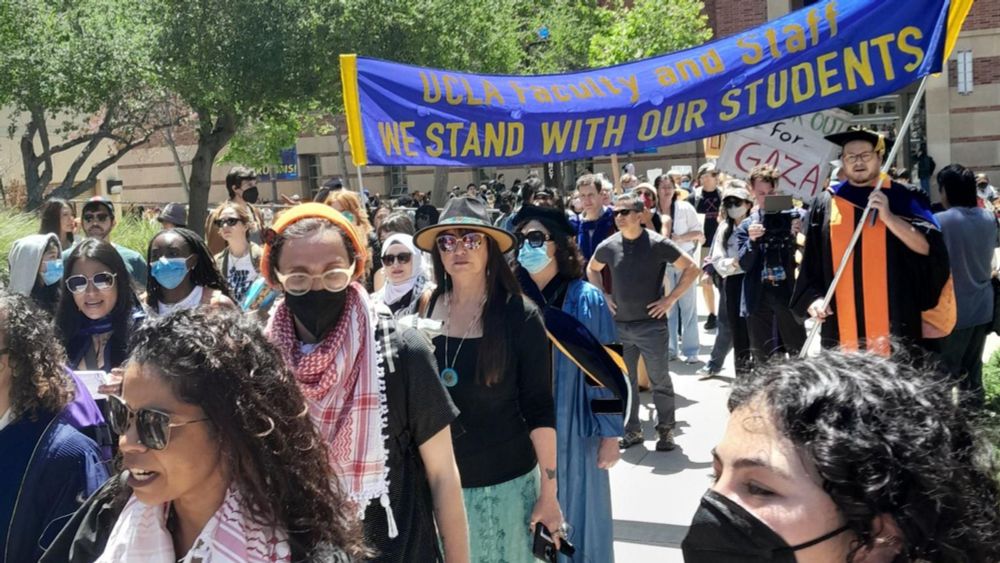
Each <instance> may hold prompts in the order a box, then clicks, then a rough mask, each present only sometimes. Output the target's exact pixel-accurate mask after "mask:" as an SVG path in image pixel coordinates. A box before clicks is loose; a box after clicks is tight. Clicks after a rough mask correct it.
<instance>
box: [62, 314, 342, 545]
mask: <svg viewBox="0 0 1000 563" xmlns="http://www.w3.org/2000/svg"><path fill="white" fill-rule="evenodd" d="M205 335H213V336H215V338H205ZM134 342H135V347H134V350H133V353H132V356H131V358H130V360H129V362H128V366H127V368H126V369H125V373H124V379H123V381H122V384H121V389H120V394H119V395H117V396H115V395H112V396H110V397H109V403H108V404H109V412H110V414H111V418H110V420H111V424H112V427H113V428H114V429H115V431H116V432H117V433H118V434H119V435H120V438H119V448H120V451H121V469H123V470H124V471H123V472H122V474H121V475H120V477H119V478H114V479H111V480H109V481H108V482H107V483H106V484H105V485H104V486H103V487H102V488H101V489H100V490H99V491H98V492H97V493H96V494H95V495H94V496H93V497H91V498H90V499H89V500H88V501H87V502H86V504H85V505H84V506H83V507H82V508H80V510H79V511H77V513H76V514H75V515H74V517H73V519H72V520H71V521H70V522H69V523H68V524H67V525H66V526H65V528H63V530H62V532H60V534H59V537H58V538H57V540H56V541H55V543H54V544H53V546H52V548H51V549H50V550H49V551H48V552H47V553H46V554H45V558H44V559H43V561H53V562H54V561H58V562H61V563H64V562H70V563H90V562H94V561H97V562H102V563H103V562H112V561H114V562H140V561H141V562H143V563H145V562H151V563H159V562H163V563H167V562H170V563H173V562H175V561H181V562H184V563H191V562H195V561H198V562H211V563H220V562H237V561H239V562H244V561H246V562H261V563H263V562H265V561H266V562H292V561H323V562H330V563H332V562H338V563H346V562H347V561H349V560H350V557H351V556H356V555H361V554H362V548H361V545H360V544H361V542H360V537H359V536H360V535H359V534H358V533H357V531H356V530H355V529H354V527H353V526H352V524H351V523H350V519H349V517H348V514H347V513H346V511H345V508H344V507H345V499H344V496H343V493H342V492H341V491H340V489H339V487H338V486H337V481H336V479H334V478H333V474H332V472H331V471H330V466H329V465H328V464H327V462H326V447H325V445H324V444H323V443H322V441H321V440H320V438H319V436H318V435H317V433H316V430H315V428H314V427H313V425H312V424H311V423H310V421H309V420H308V419H307V418H306V417H304V416H302V412H303V410H304V408H305V404H304V400H303V397H302V394H301V392H300V391H299V390H298V388H297V386H296V385H295V382H294V380H293V379H292V377H291V374H289V373H288V370H287V369H286V368H285V366H284V364H283V363H282V361H281V358H280V357H279V356H278V354H277V353H276V351H275V350H274V348H273V347H272V346H270V345H269V344H267V343H266V342H265V340H264V338H263V337H262V335H261V333H260V328H259V325H257V323H256V322H255V321H254V320H253V319H250V318H247V317H246V316H244V315H241V314H239V313H237V312H234V311H232V310H224V309H196V310H191V311H182V312H178V313H177V314H174V315H168V316H166V317H162V318H158V319H154V320H151V321H150V322H149V323H147V324H146V325H145V326H143V327H142V328H141V329H139V330H138V331H136V334H135V340H134Z"/></svg>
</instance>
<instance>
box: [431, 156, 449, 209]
mask: <svg viewBox="0 0 1000 563" xmlns="http://www.w3.org/2000/svg"><path fill="white" fill-rule="evenodd" d="M447 192H448V167H447V166H435V167H434V188H433V189H432V190H431V205H433V206H434V207H443V206H444V202H445V201H447V200H448V194H447Z"/></svg>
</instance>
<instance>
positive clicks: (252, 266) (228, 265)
mask: <svg viewBox="0 0 1000 563" xmlns="http://www.w3.org/2000/svg"><path fill="white" fill-rule="evenodd" d="M251 220H252V219H251V217H250V212H249V211H247V209H246V208H245V207H243V206H241V205H237V204H235V203H233V202H226V203H223V204H222V205H220V206H219V210H218V211H217V212H216V218H215V220H214V221H213V223H212V224H213V225H215V227H216V228H217V229H219V233H220V234H221V235H222V239H223V240H225V241H226V248H225V249H223V250H222V252H220V253H218V254H216V255H215V265H216V267H218V269H219V273H221V274H222V277H223V278H225V279H226V281H227V282H228V286H229V289H230V291H232V294H233V299H234V300H235V301H236V302H237V303H242V302H243V298H244V297H245V296H246V294H247V291H248V290H249V289H250V286H251V285H253V282H254V280H256V279H257V278H258V277H259V276H260V257H261V248H260V245H259V244H257V243H255V242H251V241H250V223H251Z"/></svg>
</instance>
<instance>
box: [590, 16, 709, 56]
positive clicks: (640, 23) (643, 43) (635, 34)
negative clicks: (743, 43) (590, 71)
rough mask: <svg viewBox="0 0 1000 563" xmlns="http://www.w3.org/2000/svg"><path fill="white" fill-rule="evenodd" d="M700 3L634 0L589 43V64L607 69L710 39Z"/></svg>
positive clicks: (706, 20)
mask: <svg viewBox="0 0 1000 563" xmlns="http://www.w3.org/2000/svg"><path fill="white" fill-rule="evenodd" d="M704 8H705V6H704V4H703V3H702V2H701V0H671V1H670V2H664V1H663V0H636V1H635V2H634V3H633V5H632V8H631V9H626V10H624V11H623V12H621V13H620V15H616V16H615V17H613V18H611V22H612V23H611V26H610V27H609V28H608V29H607V30H606V31H607V32H606V33H601V34H598V35H595V36H594V38H593V40H592V41H591V42H590V62H591V63H592V64H593V65H595V66H607V65H613V64H618V63H623V62H627V61H631V60H636V59H644V58H647V57H652V56H656V55H661V54H664V53H670V52H673V51H679V50H681V49H687V48H688V47H693V46H695V45H700V44H702V43H704V42H705V41H708V40H709V39H711V38H712V30H711V29H709V27H708V16H706V15H704V13H703V11H704Z"/></svg>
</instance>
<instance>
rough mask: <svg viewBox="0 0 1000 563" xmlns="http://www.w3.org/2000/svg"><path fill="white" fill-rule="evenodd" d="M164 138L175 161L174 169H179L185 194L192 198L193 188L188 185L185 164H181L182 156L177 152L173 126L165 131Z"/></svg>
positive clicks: (178, 175)
mask: <svg viewBox="0 0 1000 563" xmlns="http://www.w3.org/2000/svg"><path fill="white" fill-rule="evenodd" d="M163 138H164V139H166V141H167V148H169V149H170V156H172V157H173V159H174V168H176V169H177V177H178V178H180V180H181V185H182V186H184V193H186V194H188V197H190V194H191V186H190V185H189V184H188V179H187V175H185V174H184V163H183V162H181V155H180V154H179V153H178V152H177V143H176V142H174V128H173V126H170V127H167V128H166V129H164V130H163Z"/></svg>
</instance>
